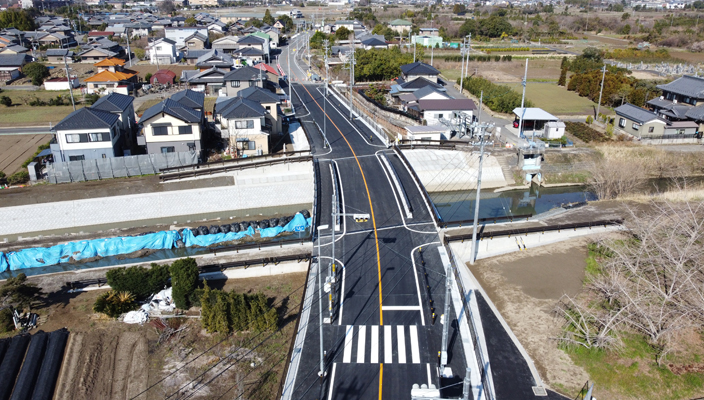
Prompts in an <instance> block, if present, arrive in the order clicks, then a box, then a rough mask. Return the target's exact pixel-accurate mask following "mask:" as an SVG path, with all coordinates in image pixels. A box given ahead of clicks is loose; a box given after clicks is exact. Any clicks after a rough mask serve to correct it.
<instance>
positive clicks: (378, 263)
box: [301, 85, 384, 400]
mask: <svg viewBox="0 0 704 400" xmlns="http://www.w3.org/2000/svg"><path fill="white" fill-rule="evenodd" d="M301 86H302V87H303V89H305V91H306V92H308V95H309V96H310V98H311V99H313V101H314V102H315V104H316V105H317V106H318V108H320V111H322V112H323V113H325V110H324V109H323V107H321V106H320V104H319V103H318V101H317V100H315V97H313V95H312V94H311V93H310V92H309V91H308V88H306V87H305V85H301ZM325 118H327V119H328V120H329V121H330V122H331V123H332V125H333V126H334V127H335V129H337V131H338V132H340V135H341V136H342V138H343V139H344V140H345V143H347V147H349V148H350V151H352V156H353V157H354V159H355V161H356V162H357V167H359V172H361V173H362V180H363V181H364V190H366V191H367V199H369V209H370V213H371V215H372V226H373V227H374V244H375V245H376V267H377V274H378V277H379V325H384V312H383V311H382V309H381V299H382V295H381V254H380V253H379V235H378V233H377V230H376V218H375V217H374V206H373V205H372V196H371V195H370V194H369V186H368V185H367V178H366V177H365V176H364V170H363V169H362V164H360V162H359V159H358V158H357V154H356V153H355V152H354V149H353V148H352V145H350V142H349V141H348V140H347V138H346V137H345V134H344V133H342V131H341V130H340V128H338V127H337V124H335V121H333V120H332V118H330V117H328V115H327V113H325ZM342 295H343V296H344V293H343V294H342ZM383 376H384V364H379V400H381V386H382V381H383V379H382V378H383Z"/></svg>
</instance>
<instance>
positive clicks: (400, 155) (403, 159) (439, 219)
mask: <svg viewBox="0 0 704 400" xmlns="http://www.w3.org/2000/svg"><path fill="white" fill-rule="evenodd" d="M393 149H394V152H395V153H396V155H397V156H398V158H399V159H401V162H403V163H404V164H405V166H406V169H408V171H409V172H410V173H411V178H413V180H414V181H415V182H416V185H418V187H419V188H420V191H421V194H422V195H423V198H424V199H425V202H426V203H427V204H428V207H430V208H431V209H432V210H433V211H432V212H431V215H432V217H433V221H435V225H437V226H441V225H442V223H443V222H442V217H441V216H440V212H439V211H438V210H437V208H435V204H434V203H433V201H432V200H431V199H430V195H428V191H427V190H425V186H423V182H421V180H420V178H419V177H418V175H417V174H416V171H415V170H414V169H413V167H412V166H411V163H410V162H408V159H407V158H406V156H405V155H403V152H402V151H401V149H400V148H399V147H398V146H395V145H394V146H393Z"/></svg>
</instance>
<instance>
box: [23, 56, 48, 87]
mask: <svg viewBox="0 0 704 400" xmlns="http://www.w3.org/2000/svg"><path fill="white" fill-rule="evenodd" d="M22 73H24V74H25V75H26V76H27V77H29V78H32V85H34V86H41V85H42V83H44V78H48V77H49V76H50V74H49V69H48V68H47V67H46V65H44V64H42V63H39V62H33V63H29V64H27V65H25V66H24V67H23V68H22Z"/></svg>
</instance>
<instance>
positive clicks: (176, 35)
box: [164, 26, 208, 49]
mask: <svg viewBox="0 0 704 400" xmlns="http://www.w3.org/2000/svg"><path fill="white" fill-rule="evenodd" d="M194 33H200V34H201V36H204V37H206V38H207V37H208V28H206V27H203V26H193V27H178V28H173V27H167V28H164V35H165V36H164V37H166V38H167V39H171V40H173V41H174V42H176V47H177V48H179V49H181V48H184V47H186V39H187V38H190V37H191V36H192V35H193V34H194Z"/></svg>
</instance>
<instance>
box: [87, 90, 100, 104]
mask: <svg viewBox="0 0 704 400" xmlns="http://www.w3.org/2000/svg"><path fill="white" fill-rule="evenodd" d="M99 99H100V95H97V94H95V93H94V94H89V95H87V96H86V97H85V100H84V101H85V103H86V104H87V105H89V106H92V105H93V104H95V102H96V101H98V100H99Z"/></svg>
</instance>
